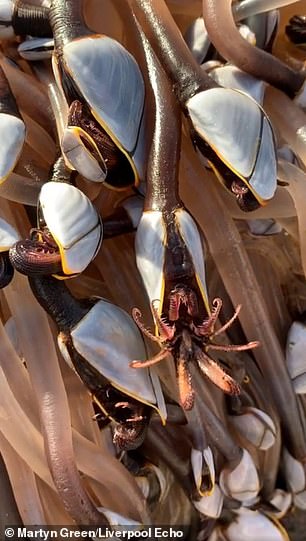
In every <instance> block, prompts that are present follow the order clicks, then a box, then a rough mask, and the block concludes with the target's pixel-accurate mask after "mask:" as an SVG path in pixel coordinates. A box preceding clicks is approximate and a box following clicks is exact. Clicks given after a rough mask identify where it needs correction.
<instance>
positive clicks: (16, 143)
mask: <svg viewBox="0 0 306 541" xmlns="http://www.w3.org/2000/svg"><path fill="white" fill-rule="evenodd" d="M0 133H1V134H2V137H1V145H0V184H1V183H2V182H3V181H4V180H5V179H6V178H7V177H8V175H9V174H10V173H11V172H12V170H13V169H14V167H15V166H16V163H17V161H18V159H19V156H20V154H21V151H22V148H23V144H24V141H25V136H26V129H25V125H24V122H23V120H21V118H18V117H16V116H14V115H9V114H7V113H0Z"/></svg>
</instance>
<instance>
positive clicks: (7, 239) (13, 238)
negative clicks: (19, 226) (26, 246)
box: [0, 218, 20, 252]
mask: <svg viewBox="0 0 306 541" xmlns="http://www.w3.org/2000/svg"><path fill="white" fill-rule="evenodd" d="M18 240H20V236H19V234H18V233H17V231H16V230H15V229H14V227H13V226H11V225H10V224H9V223H8V222H7V221H6V220H4V219H3V218H0V252H7V251H8V250H9V249H10V248H11V247H12V246H13V245H14V244H15V242H17V241H18Z"/></svg>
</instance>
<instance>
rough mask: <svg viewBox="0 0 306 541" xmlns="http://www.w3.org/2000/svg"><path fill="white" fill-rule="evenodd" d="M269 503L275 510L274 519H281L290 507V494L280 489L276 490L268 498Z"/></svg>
mask: <svg viewBox="0 0 306 541" xmlns="http://www.w3.org/2000/svg"><path fill="white" fill-rule="evenodd" d="M270 503H271V504H272V505H273V507H274V508H275V511H273V516H274V517H276V518H283V517H284V516H285V515H286V514H287V512H288V511H289V508H290V506H291V505H292V494H291V493H290V492H286V491H285V490H282V489H280V488H276V489H275V490H274V492H273V494H272V497H271V498H270Z"/></svg>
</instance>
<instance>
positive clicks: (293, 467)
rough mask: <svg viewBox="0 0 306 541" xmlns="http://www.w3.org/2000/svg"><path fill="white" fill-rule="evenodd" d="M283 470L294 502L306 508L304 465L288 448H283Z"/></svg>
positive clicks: (301, 507)
mask: <svg viewBox="0 0 306 541" xmlns="http://www.w3.org/2000/svg"><path fill="white" fill-rule="evenodd" d="M283 470H284V475H285V479H286V482H287V485H288V487H289V488H290V490H291V491H292V493H293V502H294V504H295V505H296V506H297V507H298V508H299V509H303V510H305V509H306V478H305V470H304V466H303V464H302V463H301V462H299V461H298V460H297V459H296V458H294V457H293V456H292V455H291V454H290V453H289V452H288V451H287V449H285V448H284V450H283Z"/></svg>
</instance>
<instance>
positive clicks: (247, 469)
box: [219, 449, 260, 502]
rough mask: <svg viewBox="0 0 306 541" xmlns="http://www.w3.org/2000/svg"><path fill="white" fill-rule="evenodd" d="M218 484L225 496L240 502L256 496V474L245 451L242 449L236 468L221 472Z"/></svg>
mask: <svg viewBox="0 0 306 541" xmlns="http://www.w3.org/2000/svg"><path fill="white" fill-rule="evenodd" d="M219 483H220V488H221V490H222V491H223V492H224V494H225V495H226V496H229V497H231V498H234V499H235V500H239V501H240V502H248V501H249V500H252V499H253V498H255V496H257V494H258V491H259V490H260V484H259V478H258V473H257V470H256V467H255V464H254V462H253V459H252V457H251V455H250V453H249V452H248V451H247V450H246V449H242V457H241V460H240V462H239V464H238V465H237V466H236V468H234V469H233V470H229V469H228V468H226V469H223V470H222V472H221V474H220V480H219Z"/></svg>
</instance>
